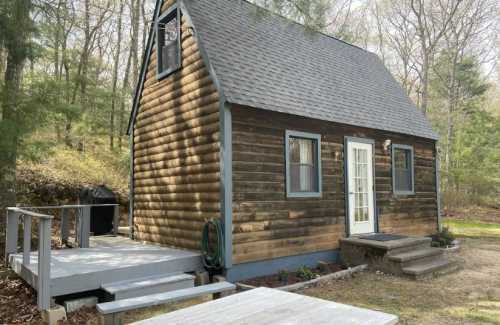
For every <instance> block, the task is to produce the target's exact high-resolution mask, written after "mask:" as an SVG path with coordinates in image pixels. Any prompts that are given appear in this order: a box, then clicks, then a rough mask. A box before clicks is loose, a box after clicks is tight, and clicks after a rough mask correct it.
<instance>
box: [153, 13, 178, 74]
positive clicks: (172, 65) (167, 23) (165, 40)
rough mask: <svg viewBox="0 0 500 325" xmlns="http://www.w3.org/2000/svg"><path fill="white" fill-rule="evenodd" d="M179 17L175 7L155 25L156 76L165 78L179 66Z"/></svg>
mask: <svg viewBox="0 0 500 325" xmlns="http://www.w3.org/2000/svg"><path fill="white" fill-rule="evenodd" d="M180 49H181V46H180V17H179V10H178V9H177V8H176V7H173V8H171V9H170V10H168V11H167V12H166V13H165V14H163V15H162V16H161V17H159V18H158V22H157V24H156V51H157V52H156V53H157V76H158V78H163V77H166V76H167V75H169V74H171V73H172V72H174V71H176V70H178V69H179V68H180V65H181V51H180Z"/></svg>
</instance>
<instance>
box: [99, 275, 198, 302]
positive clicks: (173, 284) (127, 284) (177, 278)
mask: <svg viewBox="0 0 500 325" xmlns="http://www.w3.org/2000/svg"><path fill="white" fill-rule="evenodd" d="M194 278H195V277H194V276H193V275H190V274H185V273H178V274H168V275H162V276H150V277H143V278H136V279H131V280H126V281H119V282H113V283H108V284H103V285H102V286H101V288H102V289H103V290H104V291H106V292H107V293H109V294H110V295H112V297H113V300H122V299H128V298H134V297H141V296H146V295H151V294H156V293H163V292H168V291H173V290H179V289H186V288H192V287H194Z"/></svg>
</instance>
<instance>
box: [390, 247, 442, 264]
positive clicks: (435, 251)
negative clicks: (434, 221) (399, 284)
mask: <svg viewBox="0 0 500 325" xmlns="http://www.w3.org/2000/svg"><path fill="white" fill-rule="evenodd" d="M442 255H443V251H442V250H441V249H439V248H435V247H427V248H421V249H416V250H411V251H407V252H403V253H397V254H393V253H391V254H390V255H388V258H389V260H391V261H393V262H397V263H408V262H411V261H416V260H420V259H423V258H427V257H431V256H442Z"/></svg>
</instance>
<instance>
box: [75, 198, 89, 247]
mask: <svg viewBox="0 0 500 325" xmlns="http://www.w3.org/2000/svg"><path fill="white" fill-rule="evenodd" d="M80 211H81V214H80V218H78V232H79V233H80V236H79V238H78V247H80V248H89V247H90V206H88V205H86V206H83V207H82V208H81V209H80Z"/></svg>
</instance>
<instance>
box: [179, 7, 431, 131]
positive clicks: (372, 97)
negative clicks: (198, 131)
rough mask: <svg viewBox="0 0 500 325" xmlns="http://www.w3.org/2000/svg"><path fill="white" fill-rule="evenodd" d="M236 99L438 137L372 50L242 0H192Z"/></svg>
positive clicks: (229, 94) (227, 90)
mask: <svg viewBox="0 0 500 325" xmlns="http://www.w3.org/2000/svg"><path fill="white" fill-rule="evenodd" d="M184 3H185V4H186V6H187V9H188V13H189V15H190V16H191V19H192V22H193V25H194V28H195V30H196V33H198V37H199V38H200V40H201V42H202V44H203V46H204V48H205V50H206V52H207V55H208V58H209V61H210V63H211V64H212V66H213V68H214V70H215V73H216V75H217V78H218V79H219V82H220V84H221V87H222V89H223V91H224V94H225V96H226V99H227V101H228V102H230V103H234V104H241V105H247V106H251V107H256V108H262V109H266V110H271V111H277V112H282V113H289V114H295V115H299V116H305V117H311V118H316V119H320V120H327V121H333V122H339V123H345V124H350V125H356V126H363V127H367V128H373V129H381V130H386V131H393V132H397V133H403V134H410V135H415V136H419V137H424V138H431V139H437V135H436V133H435V132H434V131H433V130H432V128H431V126H430V124H429V122H428V120H427V119H426V118H425V116H424V114H423V113H422V112H421V111H420V110H418V109H417V107H416V106H415V105H414V104H413V103H412V102H411V100H410V99H409V98H408V96H407V95H406V93H405V92H404V91H403V89H402V88H401V86H400V85H399V84H398V82H397V81H396V80H394V78H393V77H392V75H391V74H390V73H389V71H388V70H387V69H386V68H385V66H384V64H383V63H382V62H381V61H380V59H379V58H378V57H377V56H376V55H375V54H373V53H370V52H368V51H365V50H363V49H361V48H358V47H356V46H353V45H350V44H347V43H344V42H342V41H340V40H337V39H335V38H333V37H329V36H327V35H324V34H321V33H314V32H311V31H309V30H307V29H306V28H304V26H302V25H300V24H297V23H294V22H291V21H289V20H287V19H285V18H283V17H280V16H278V15H274V14H270V13H269V12H268V11H265V10H263V9H260V8H258V7H256V6H255V5H253V4H250V3H248V2H246V1H241V0H185V1H184Z"/></svg>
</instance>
